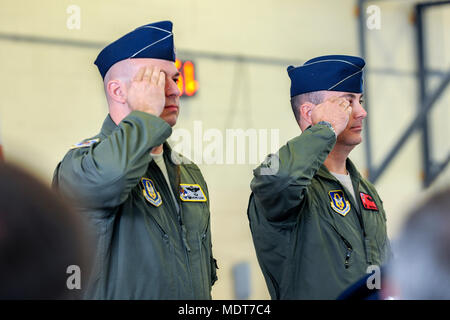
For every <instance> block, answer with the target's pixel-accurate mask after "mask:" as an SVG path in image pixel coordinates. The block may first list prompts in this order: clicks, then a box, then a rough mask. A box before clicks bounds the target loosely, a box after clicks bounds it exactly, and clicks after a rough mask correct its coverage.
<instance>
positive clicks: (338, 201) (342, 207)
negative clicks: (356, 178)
mask: <svg viewBox="0 0 450 320" xmlns="http://www.w3.org/2000/svg"><path fill="white" fill-rule="evenodd" d="M328 195H329V196H330V199H331V202H330V204H331V208H332V209H333V210H334V211H336V212H337V213H339V214H340V215H341V216H344V217H345V215H346V214H347V213H349V211H350V202H348V200H346V199H345V197H344V191H342V190H333V191H329V192H328Z"/></svg>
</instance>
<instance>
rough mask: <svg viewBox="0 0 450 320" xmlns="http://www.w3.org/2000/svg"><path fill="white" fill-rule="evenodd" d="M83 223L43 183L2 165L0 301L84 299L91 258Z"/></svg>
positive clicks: (0, 173)
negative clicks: (83, 290)
mask: <svg viewBox="0 0 450 320" xmlns="http://www.w3.org/2000/svg"><path fill="white" fill-rule="evenodd" d="M79 219H80V217H79V216H78V215H77V214H76V213H75V212H74V211H73V209H72V208H71V207H70V206H68V204H66V203H65V202H64V201H63V200H61V198H60V197H59V196H57V195H56V194H55V193H54V192H53V191H52V190H51V189H50V188H49V187H47V186H46V185H45V184H43V183H42V182H40V181H39V180H38V179H36V178H35V177H33V176H32V175H30V174H29V173H27V172H25V171H24V170H22V169H20V168H18V167H16V166H13V165H10V164H7V163H0V299H75V298H78V297H80V296H79V295H80V294H81V290H79V289H77V287H80V286H81V289H83V285H84V282H85V280H87V279H84V278H87V275H88V270H87V265H88V261H89V257H90V254H89V253H88V251H87V249H86V248H88V247H87V242H86V241H87V240H86V236H85V229H84V226H83V223H82V221H80V220H79ZM78 268H79V269H78ZM78 270H79V271H81V272H77V271H78ZM78 275H80V279H79V280H80V281H79V282H78V283H77V281H78V279H77V278H75V277H78ZM69 287H70V288H72V289H69Z"/></svg>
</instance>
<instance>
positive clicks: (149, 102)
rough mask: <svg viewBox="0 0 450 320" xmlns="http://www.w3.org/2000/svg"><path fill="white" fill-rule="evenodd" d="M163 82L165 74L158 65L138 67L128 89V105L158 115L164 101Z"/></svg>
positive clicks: (132, 108)
mask: <svg viewBox="0 0 450 320" xmlns="http://www.w3.org/2000/svg"><path fill="white" fill-rule="evenodd" d="M165 84H166V75H165V73H164V72H162V71H161V69H160V68H159V67H156V66H147V67H142V68H140V69H139V71H138V72H137V74H136V76H135V77H134V79H133V80H132V81H131V85H130V88H129V89H128V96H127V102H128V106H129V107H130V109H131V110H137V111H143V112H147V113H150V114H153V115H155V116H157V117H159V115H160V114H161V113H162V111H163V109H164V105H165V102H166V95H165Z"/></svg>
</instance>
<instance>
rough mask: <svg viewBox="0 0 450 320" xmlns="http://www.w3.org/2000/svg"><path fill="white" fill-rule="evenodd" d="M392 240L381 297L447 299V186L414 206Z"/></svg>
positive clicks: (449, 211) (449, 286) (449, 191)
mask: <svg viewBox="0 0 450 320" xmlns="http://www.w3.org/2000/svg"><path fill="white" fill-rule="evenodd" d="M394 244H395V245H394V252H395V258H394V259H393V261H392V265H391V266H390V268H389V274H388V277H389V279H388V281H389V283H390V286H389V287H387V288H386V289H387V290H384V293H383V295H384V296H385V297H386V296H393V297H395V298H397V299H405V300H409V299H413V300H416V299H421V300H441V299H445V300H447V299H450V188H447V189H446V190H444V191H441V192H439V193H437V194H435V195H434V196H432V197H431V198H430V199H429V200H428V201H426V202H425V203H424V204H422V205H421V206H420V207H418V208H417V209H416V210H414V211H413V213H412V214H411V215H410V216H409V217H408V220H407V222H406V223H405V225H404V227H403V229H402V232H401V234H400V236H399V238H398V239H397V241H396V242H395V243H394ZM389 289H391V290H389Z"/></svg>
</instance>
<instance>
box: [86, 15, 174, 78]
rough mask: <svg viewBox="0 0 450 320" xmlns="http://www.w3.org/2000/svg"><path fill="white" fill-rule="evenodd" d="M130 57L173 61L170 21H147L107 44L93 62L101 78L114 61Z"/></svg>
mask: <svg viewBox="0 0 450 320" xmlns="http://www.w3.org/2000/svg"><path fill="white" fill-rule="evenodd" d="M131 58H153V59H163V60H170V61H175V49H174V45H173V33H172V22H170V21H160V22H155V23H149V24H146V25H144V26H141V27H139V28H136V29H135V30H133V31H131V32H130V33H127V34H126V35H124V36H123V37H121V38H119V39H117V40H116V41H114V42H113V43H111V44H109V45H107V46H106V47H105V48H104V49H103V50H102V51H101V52H100V53H99V55H98V56H97V59H96V60H95V62H94V64H95V65H96V66H97V67H98V70H99V71H100V74H101V75H102V78H105V74H106V72H108V70H109V68H111V67H112V66H113V65H114V64H115V63H116V62H119V61H122V60H125V59H131Z"/></svg>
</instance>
